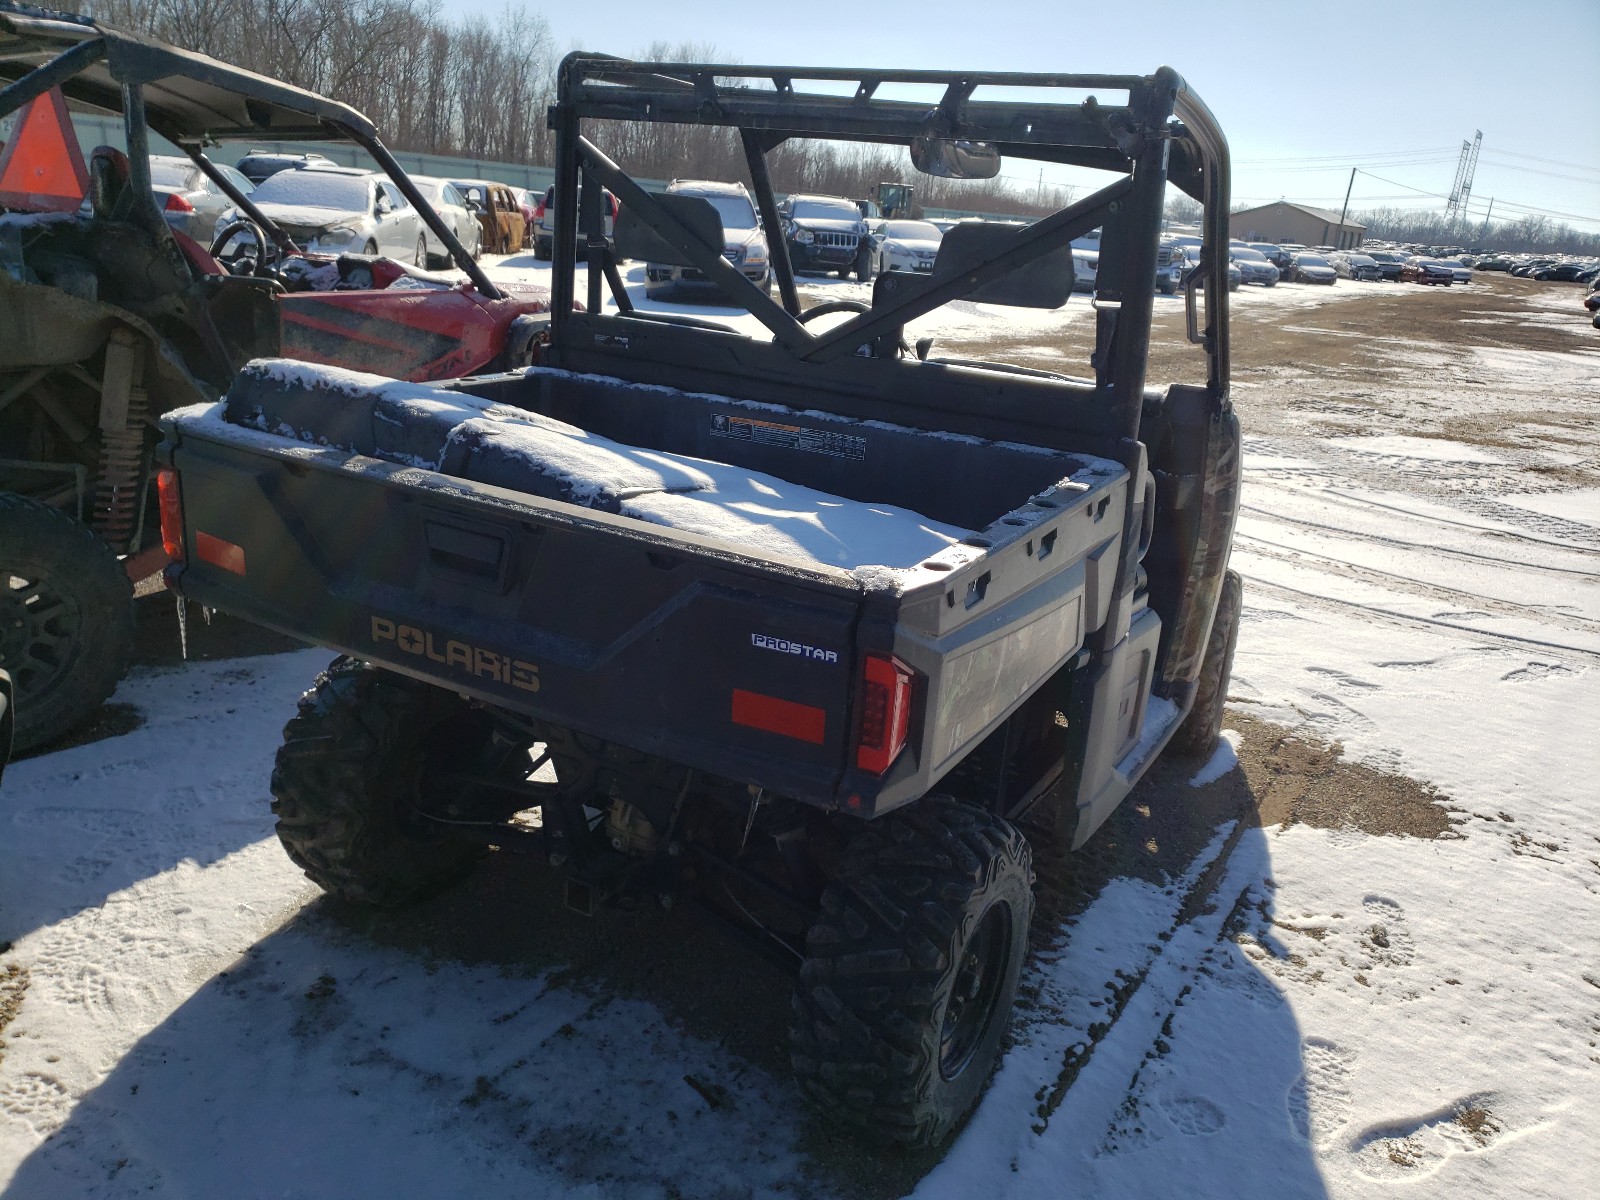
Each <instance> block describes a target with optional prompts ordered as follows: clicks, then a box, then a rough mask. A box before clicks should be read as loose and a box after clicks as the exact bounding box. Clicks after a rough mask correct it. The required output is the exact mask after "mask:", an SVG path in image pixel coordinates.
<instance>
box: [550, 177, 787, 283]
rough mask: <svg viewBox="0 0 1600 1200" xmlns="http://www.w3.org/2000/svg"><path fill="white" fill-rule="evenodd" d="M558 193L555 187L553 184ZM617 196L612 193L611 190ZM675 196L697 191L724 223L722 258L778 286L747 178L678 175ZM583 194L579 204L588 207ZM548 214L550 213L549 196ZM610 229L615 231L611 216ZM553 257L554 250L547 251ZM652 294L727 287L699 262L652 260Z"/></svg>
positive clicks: (671, 189) (647, 275)
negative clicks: (723, 179)
mask: <svg viewBox="0 0 1600 1200" xmlns="http://www.w3.org/2000/svg"><path fill="white" fill-rule="evenodd" d="M550 190H551V191H552V192H553V191H555V188H554V187H552V188H551V189H550ZM606 195H607V197H610V196H611V193H610V192H607V193H606ZM667 195H669V196H693V197H697V198H699V199H701V200H704V201H705V202H706V203H707V204H709V205H711V207H712V208H714V209H716V210H717V218H718V219H719V220H720V221H721V222H722V257H723V258H725V259H727V260H728V262H729V263H730V264H731V265H732V266H733V267H734V269H735V270H737V271H738V272H739V273H740V274H741V275H743V276H744V277H745V278H746V279H748V280H749V281H750V282H751V283H753V284H755V285H756V286H757V287H759V288H762V289H764V290H768V291H770V290H771V288H772V262H771V255H770V253H769V252H768V249H767V237H766V234H765V233H763V232H762V229H761V219H760V218H759V217H758V216H757V215H756V205H755V201H754V200H752V199H750V193H749V192H748V191H747V190H745V186H744V184H742V183H718V182H716V181H715V180H711V179H674V180H673V181H672V182H671V183H669V184H667ZM582 203H583V200H582V197H581V196H580V197H579V206H580V208H581V207H582ZM544 211H545V213H546V215H547V216H548V214H549V212H550V208H549V202H548V198H547V199H546V207H545V210H544ZM615 211H616V205H615V202H614V200H610V199H608V200H607V202H606V213H607V214H610V213H612V212H615ZM605 228H606V230H607V234H606V236H607V237H610V236H611V233H610V230H611V228H612V225H611V219H610V216H609V215H607V218H606V225H605ZM545 257H547V258H548V257H549V255H548V254H547V255H545ZM644 291H645V295H646V296H651V297H658V296H668V295H678V294H684V293H687V294H695V293H699V294H702V295H705V294H710V295H712V296H715V295H718V294H720V291H721V289H720V288H718V287H717V285H716V284H715V283H713V282H712V281H711V280H710V279H708V278H706V273H705V272H704V271H702V270H700V269H699V268H698V267H694V266H683V265H674V264H673V263H654V262H653V263H646V264H645V268H644Z"/></svg>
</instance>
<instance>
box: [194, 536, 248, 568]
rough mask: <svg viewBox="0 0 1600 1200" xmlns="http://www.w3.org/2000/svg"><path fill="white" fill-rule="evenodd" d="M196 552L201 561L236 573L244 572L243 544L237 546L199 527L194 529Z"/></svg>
mask: <svg viewBox="0 0 1600 1200" xmlns="http://www.w3.org/2000/svg"><path fill="white" fill-rule="evenodd" d="M194 553H195V557H196V558H198V559H199V560H200V561H201V562H208V563H210V564H211V565H212V566H213V567H221V568H222V569H223V570H224V571H232V572H233V573H234V574H235V575H243V574H244V547H243V546H235V545H234V544H233V543H232V542H225V541H223V540H222V539H221V538H219V537H212V536H211V535H210V534H209V533H201V532H200V531H199V530H198V529H197V530H195V531H194Z"/></svg>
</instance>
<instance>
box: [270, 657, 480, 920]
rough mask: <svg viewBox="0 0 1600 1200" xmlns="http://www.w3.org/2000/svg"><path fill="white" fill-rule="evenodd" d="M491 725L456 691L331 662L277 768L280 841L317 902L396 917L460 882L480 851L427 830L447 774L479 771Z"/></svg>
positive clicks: (292, 727)
mask: <svg viewBox="0 0 1600 1200" xmlns="http://www.w3.org/2000/svg"><path fill="white" fill-rule="evenodd" d="M493 734H494V731H493V725H492V723H491V721H490V720H489V718H488V716H487V715H486V714H485V713H484V712H483V711H482V710H480V709H475V708H473V707H471V706H470V705H469V704H468V703H467V702H466V701H465V700H463V699H461V697H459V696H457V695H456V694H454V693H453V692H447V691H445V690H444V689H443V688H437V687H433V686H431V685H429V684H425V683H418V682H417V681H415V680H412V679H407V678H405V677H404V676H401V675H396V674H394V673H392V672H389V671H385V670H382V669H380V668H378V667H374V666H372V665H371V664H370V663H364V662H361V661H359V660H358V659H353V658H338V659H335V660H334V661H333V663H332V664H331V665H330V666H329V667H328V669H327V670H326V671H324V672H323V673H322V674H320V675H318V676H317V680H316V683H315V684H313V686H312V688H311V690H310V691H309V692H307V693H306V694H305V695H304V696H302V697H301V698H300V708H299V712H298V713H297V714H296V715H295V716H294V718H293V719H292V720H290V722H289V724H288V725H287V726H285V727H284V731H283V745H282V746H280V747H279V748H278V757H277V761H276V763H275V764H274V766H273V769H272V796H273V800H272V811H273V812H274V813H275V814H276V815H277V818H278V839H279V840H280V841H281V842H282V843H283V847H284V849H285V850H287V851H288V853H289V857H290V858H292V859H293V860H294V861H295V863H296V865H298V866H299V867H300V869H301V870H303V871H304V872H305V873H306V875H307V876H308V877H309V878H310V879H311V880H312V882H314V883H316V884H317V885H318V886H320V887H321V888H322V889H323V890H324V891H327V892H331V893H333V894H334V895H336V896H338V897H340V898H341V899H344V900H351V901H355V902H356V903H360V904H371V905H376V906H378V907H383V908H393V907H396V906H398V905H401V904H404V903H406V902H408V901H411V900H416V899H420V898H422V897H424V896H427V895H431V894H432V893H434V892H437V891H440V890H441V889H443V888H445V887H447V886H449V885H450V884H452V883H454V882H455V881H456V880H458V879H460V878H461V877H462V876H464V875H466V874H467V873H468V872H469V871H470V870H471V869H472V867H473V866H474V865H475V864H476V863H477V861H478V860H479V859H480V858H482V857H483V855H484V853H485V851H484V848H483V847H482V846H480V845H476V844H474V843H472V842H464V841H454V840H451V839H448V838H445V837H442V836H440V834H438V833H437V832H435V831H432V830H429V829H427V828H425V827H424V826H423V825H422V824H421V823H420V821H419V820H418V818H417V816H416V810H417V809H418V808H419V807H421V806H422V805H423V803H424V801H435V802H436V804H437V806H440V807H442V803H443V802H442V801H438V800H437V797H440V796H443V795H444V794H445V793H446V791H447V790H448V787H449V785H448V783H446V782H445V781H444V779H443V775H444V773H446V772H450V771H457V772H460V771H467V770H472V769H474V768H481V767H482V765H483V763H484V760H485V758H486V756H488V755H489V754H491V753H492V750H493V746H492V743H493V741H494V736H493Z"/></svg>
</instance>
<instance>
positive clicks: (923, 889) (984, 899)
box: [790, 797, 1033, 1146]
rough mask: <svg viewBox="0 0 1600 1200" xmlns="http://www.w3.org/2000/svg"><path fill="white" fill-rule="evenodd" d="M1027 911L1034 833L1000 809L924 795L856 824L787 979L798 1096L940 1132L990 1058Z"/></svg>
mask: <svg viewBox="0 0 1600 1200" xmlns="http://www.w3.org/2000/svg"><path fill="white" fill-rule="evenodd" d="M1032 917H1033V868H1032V864H1031V859H1030V854H1029V849H1028V843H1027V842H1026V840H1024V838H1023V836H1022V834H1021V833H1019V832H1018V831H1017V830H1016V829H1015V828H1014V827H1013V826H1011V825H1010V824H1009V823H1007V822H1006V821H1003V820H1001V819H1000V818H999V817H996V816H993V815H992V814H990V813H987V812H984V811H982V810H980V809H976V808H970V807H968V806H966V805H963V804H959V803H957V802H956V801H954V800H950V799H947V798H944V797H928V798H926V799H923V800H921V801H918V802H917V803H916V804H913V805H911V806H909V807H908V808H906V809H902V810H901V811H900V812H897V813H893V814H891V815H890V816H887V817H883V818H880V819H879V820H877V821H874V822H872V823H871V824H870V825H868V826H867V827H866V828H865V829H863V830H862V831H861V832H859V833H858V834H857V835H856V837H855V839H854V840H853V841H852V842H851V843H850V844H849V846H847V847H846V849H845V853H844V858H843V861H842V862H841V864H840V869H839V873H838V876H837V877H836V878H835V879H834V881H833V882H832V883H831V884H829V885H828V887H827V889H826V890H825V891H824V892H823V896H822V905H821V912H820V913H819V914H818V916H817V920H816V923H815V924H814V925H813V926H812V927H811V931H810V933H809V934H808V935H807V938H806V960H805V962H804V964H803V965H802V966H801V969H800V981H799V983H798V984H797V985H796V988H795V994H794V1015H793V1022H792V1024H791V1026H790V1057H791V1061H792V1063H793V1065H794V1070H795V1074H796V1076H797V1077H798V1079H799V1081H800V1085H801V1087H802V1089H803V1090H804V1091H805V1092H806V1094H807V1096H808V1097H809V1098H810V1099H811V1100H812V1101H814V1102H815V1103H816V1104H817V1105H818V1106H819V1107H820V1108H821V1109H822V1111H823V1112H824V1113H825V1114H826V1115H828V1116H829V1117H831V1118H833V1119H836V1120H838V1121H840V1122H842V1123H844V1124H846V1125H849V1126H851V1127H853V1128H854V1129H855V1130H856V1131H858V1132H859V1133H862V1134H864V1135H866V1136H868V1137H872V1138H876V1139H881V1140H889V1141H896V1142H901V1143H904V1144H908V1145H917V1146H933V1145H936V1144H938V1143H939V1142H941V1141H942V1140H943V1139H944V1138H945V1137H946V1136H947V1135H948V1134H949V1133H950V1131H951V1130H952V1129H954V1128H955V1126H956V1123H957V1122H958V1121H960V1120H961V1118H962V1117H963V1116H965V1115H966V1113H967V1111H968V1110H969V1109H970V1108H971V1107H972V1106H973V1104H974V1103H975V1102H976V1101H977V1098H978V1093H979V1092H980V1091H981V1090H982V1088H983V1085H984V1082H985V1081H986V1080H987V1079H988V1077H989V1073H990V1071H991V1070H992V1069H993V1067H994V1064H995V1061H996V1059H997V1058H998V1057H999V1053H1000V1041H1001V1038H1002V1037H1003V1035H1004V1033H1005V1028H1006V1023H1007V1018H1008V1016H1009V1014H1010V1012H1011V1005H1012V1002H1013V1000H1014V999H1015V998H1016V992H1017V980H1018V978H1019V976H1020V975H1021V972H1022V964H1023V960H1024V959H1025V957H1026V955H1027V946H1028V923H1029V921H1031V920H1032Z"/></svg>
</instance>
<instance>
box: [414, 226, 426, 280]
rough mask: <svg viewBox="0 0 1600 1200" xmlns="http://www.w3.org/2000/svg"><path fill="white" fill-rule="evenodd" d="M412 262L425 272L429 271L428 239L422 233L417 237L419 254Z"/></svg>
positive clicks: (416, 254) (415, 255) (417, 253)
mask: <svg viewBox="0 0 1600 1200" xmlns="http://www.w3.org/2000/svg"><path fill="white" fill-rule="evenodd" d="M411 261H412V263H413V264H415V265H416V266H419V267H421V268H422V269H423V270H424V271H426V270H427V269H428V239H427V238H426V237H425V236H424V235H422V234H420V233H419V234H418V235H417V252H416V253H415V254H413V255H412V256H411Z"/></svg>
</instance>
